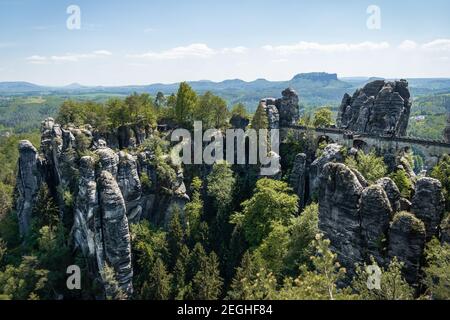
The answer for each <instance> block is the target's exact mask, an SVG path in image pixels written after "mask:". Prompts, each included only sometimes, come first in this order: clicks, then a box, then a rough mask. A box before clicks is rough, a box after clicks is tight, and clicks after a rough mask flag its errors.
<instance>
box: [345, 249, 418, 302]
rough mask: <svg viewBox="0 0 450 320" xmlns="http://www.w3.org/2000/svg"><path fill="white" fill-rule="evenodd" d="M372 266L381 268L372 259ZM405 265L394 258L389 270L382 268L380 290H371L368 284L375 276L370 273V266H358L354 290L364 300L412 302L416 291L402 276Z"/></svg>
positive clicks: (353, 285)
mask: <svg viewBox="0 0 450 320" xmlns="http://www.w3.org/2000/svg"><path fill="white" fill-rule="evenodd" d="M371 260H372V261H371V262H372V263H371V265H372V266H373V267H375V268H380V267H379V266H378V264H377V263H376V261H375V259H374V258H373V257H372V258H371ZM402 269H403V263H400V262H399V261H398V259H397V258H394V259H393V260H392V261H391V262H390V264H389V266H388V268H387V269H383V268H380V269H379V270H380V271H381V275H380V289H376V288H374V289H369V286H368V282H369V281H370V277H371V276H373V274H372V273H371V272H368V265H367V264H364V265H363V266H358V267H357V269H356V276H355V278H354V279H353V282H352V288H353V289H354V290H355V291H356V292H357V293H358V295H359V299H362V300H412V299H413V294H414V290H413V288H411V287H410V286H409V284H408V283H407V282H406V280H405V279H404V278H403V275H402Z"/></svg>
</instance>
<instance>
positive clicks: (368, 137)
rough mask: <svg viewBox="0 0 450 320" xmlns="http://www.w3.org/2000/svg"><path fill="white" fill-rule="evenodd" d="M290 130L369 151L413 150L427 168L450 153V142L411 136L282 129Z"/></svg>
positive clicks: (324, 129)
mask: <svg viewBox="0 0 450 320" xmlns="http://www.w3.org/2000/svg"><path fill="white" fill-rule="evenodd" d="M288 130H294V131H297V132H307V131H310V132H313V134H314V135H315V137H316V138H317V139H318V140H319V141H320V139H321V138H322V139H325V140H326V141H327V142H330V143H331V142H335V143H339V144H341V145H344V146H347V147H350V148H351V147H355V148H357V149H362V150H364V151H368V150H370V149H373V148H375V149H376V150H378V151H380V152H389V153H397V152H400V151H408V150H412V151H414V153H416V154H419V155H421V156H422V157H423V158H424V159H425V166H426V167H427V169H429V168H431V167H433V166H434V165H435V164H437V162H438V161H439V159H440V158H441V157H442V156H444V155H445V154H449V155H450V143H446V142H444V141H437V140H427V139H418V138H411V137H395V136H383V135H381V136H379V135H372V134H367V133H355V132H349V131H347V130H342V129H336V128H307V127H304V126H288V127H284V128H282V129H281V135H282V136H285V135H284V134H285V133H287V131H288Z"/></svg>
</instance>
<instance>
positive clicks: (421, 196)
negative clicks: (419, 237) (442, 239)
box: [411, 178, 445, 241]
mask: <svg viewBox="0 0 450 320" xmlns="http://www.w3.org/2000/svg"><path fill="white" fill-rule="evenodd" d="M411 212H412V213H413V214H414V215H415V216H416V217H417V218H419V219H420V220H422V221H423V223H424V224H425V229H426V235H427V241H429V240H431V239H432V238H433V237H435V236H438V235H439V224H440V223H441V221H442V218H443V216H444V212H445V198H444V195H443V193H442V184H441V182H440V181H439V180H436V179H432V178H420V179H419V180H418V181H417V183H416V189H415V193H414V197H413V199H412V204H411Z"/></svg>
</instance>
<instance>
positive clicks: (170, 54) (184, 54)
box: [127, 43, 249, 60]
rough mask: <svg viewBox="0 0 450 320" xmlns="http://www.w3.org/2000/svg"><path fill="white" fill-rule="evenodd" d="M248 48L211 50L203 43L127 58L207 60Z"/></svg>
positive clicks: (245, 50) (239, 52)
mask: <svg viewBox="0 0 450 320" xmlns="http://www.w3.org/2000/svg"><path fill="white" fill-rule="evenodd" d="M248 51H249V49H248V48H246V47H243V46H238V47H232V48H222V49H213V48H210V47H209V46H208V45H206V44H204V43H193V44H190V45H188V46H181V47H176V48H172V49H168V50H163V51H159V52H156V51H149V52H146V53H142V54H129V55H127V57H128V58H141V59H148V60H178V59H185V58H200V59H207V58H211V57H213V56H215V55H218V54H246V53H247V52H248Z"/></svg>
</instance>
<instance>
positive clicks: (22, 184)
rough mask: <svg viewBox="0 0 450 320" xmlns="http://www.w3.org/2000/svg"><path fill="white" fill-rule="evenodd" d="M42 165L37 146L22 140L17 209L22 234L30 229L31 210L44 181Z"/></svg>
mask: <svg viewBox="0 0 450 320" xmlns="http://www.w3.org/2000/svg"><path fill="white" fill-rule="evenodd" d="M40 167H41V160H40V159H39V156H38V152H37V150H36V148H35V147H34V146H33V145H32V144H31V142H29V141H27V140H23V141H20V143H19V165H18V172H17V182H16V186H17V187H16V189H17V203H16V210H17V216H18V220H19V230H20V234H21V236H24V235H25V234H26V233H27V232H28V231H29V229H30V223H31V212H32V210H33V206H34V203H35V200H36V197H37V194H38V192H39V188H40V186H41V183H42V179H41V174H40V172H39V171H40Z"/></svg>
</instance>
